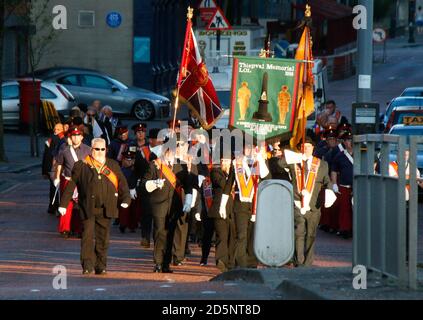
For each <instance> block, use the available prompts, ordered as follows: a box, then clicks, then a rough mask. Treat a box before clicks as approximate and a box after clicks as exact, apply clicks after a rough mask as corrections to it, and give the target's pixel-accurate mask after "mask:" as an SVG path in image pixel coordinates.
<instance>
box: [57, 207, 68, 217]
mask: <svg viewBox="0 0 423 320" xmlns="http://www.w3.org/2000/svg"><path fill="white" fill-rule="evenodd" d="M58 210H59V213H60V214H61V215H62V216H64V215H65V214H66V208H63V207H59V209H58Z"/></svg>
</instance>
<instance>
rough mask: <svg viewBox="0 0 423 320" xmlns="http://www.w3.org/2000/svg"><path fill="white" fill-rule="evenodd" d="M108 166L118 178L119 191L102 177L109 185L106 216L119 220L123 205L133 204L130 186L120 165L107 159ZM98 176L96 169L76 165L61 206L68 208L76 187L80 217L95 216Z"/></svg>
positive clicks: (77, 163) (82, 164)
mask: <svg viewBox="0 0 423 320" xmlns="http://www.w3.org/2000/svg"><path fill="white" fill-rule="evenodd" d="M106 166H107V167H109V168H110V169H111V170H112V171H113V172H114V173H115V174H116V176H117V178H118V191H117V192H116V189H115V187H114V185H113V184H112V182H110V181H109V179H108V178H106V177H105V176H102V178H103V179H104V181H106V183H107V194H105V195H103V198H104V199H106V200H105V203H104V208H105V215H106V217H108V218H117V217H118V216H119V212H118V208H119V206H120V204H121V203H127V204H128V205H129V204H130V203H131V196H130V194H129V189H128V184H127V182H126V178H125V176H124V175H123V173H122V171H121V169H120V167H119V165H118V164H117V162H116V161H114V160H112V159H106ZM94 179H98V174H97V172H96V170H95V168H91V167H90V166H89V165H87V164H86V163H84V162H83V161H78V162H76V163H75V165H74V167H73V169H72V178H71V180H70V181H69V183H68V185H67V186H66V188H65V190H64V192H63V196H62V198H61V201H60V206H61V207H64V208H66V207H67V205H68V203H69V201H70V200H71V198H72V194H73V191H74V189H75V187H77V188H78V205H79V207H80V215H81V218H82V219H87V218H89V217H91V216H92V215H93V214H94V211H95V210H96V209H95V196H94V194H96V191H97V190H95V189H94V188H95V185H96V184H95V183H93V182H94V181H95V180H94Z"/></svg>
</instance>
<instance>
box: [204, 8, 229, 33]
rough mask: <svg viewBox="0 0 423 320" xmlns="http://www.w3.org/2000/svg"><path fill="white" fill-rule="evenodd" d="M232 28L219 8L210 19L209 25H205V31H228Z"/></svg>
mask: <svg viewBox="0 0 423 320" xmlns="http://www.w3.org/2000/svg"><path fill="white" fill-rule="evenodd" d="M230 29H232V26H231V25H230V24H229V22H228V19H226V17H225V15H224V14H223V12H222V10H221V9H220V8H217V10H216V12H215V13H214V15H213V17H212V18H211V19H210V22H209V24H208V25H207V28H206V30H230Z"/></svg>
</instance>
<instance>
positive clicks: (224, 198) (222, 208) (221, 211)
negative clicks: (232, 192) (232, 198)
mask: <svg viewBox="0 0 423 320" xmlns="http://www.w3.org/2000/svg"><path fill="white" fill-rule="evenodd" d="M228 200H229V195H227V194H222V200H220V207H219V215H220V217H221V218H222V219H226V204H227V203H228Z"/></svg>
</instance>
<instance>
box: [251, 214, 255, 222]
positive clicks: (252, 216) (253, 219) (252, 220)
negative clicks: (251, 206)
mask: <svg viewBox="0 0 423 320" xmlns="http://www.w3.org/2000/svg"><path fill="white" fill-rule="evenodd" d="M250 221H251V222H256V215H255V214H252V215H251V218H250Z"/></svg>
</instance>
